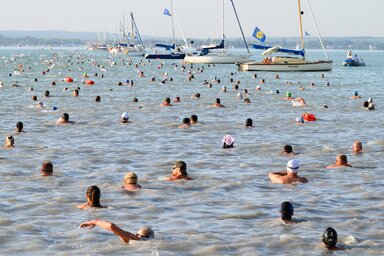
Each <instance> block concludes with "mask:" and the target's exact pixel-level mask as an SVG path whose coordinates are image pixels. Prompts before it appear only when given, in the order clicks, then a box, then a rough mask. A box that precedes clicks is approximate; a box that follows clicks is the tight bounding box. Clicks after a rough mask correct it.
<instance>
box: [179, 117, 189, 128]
mask: <svg viewBox="0 0 384 256" xmlns="http://www.w3.org/2000/svg"><path fill="white" fill-rule="evenodd" d="M179 128H182V129H188V128H191V119H189V118H188V117H185V118H184V119H183V124H182V125H180V126H179Z"/></svg>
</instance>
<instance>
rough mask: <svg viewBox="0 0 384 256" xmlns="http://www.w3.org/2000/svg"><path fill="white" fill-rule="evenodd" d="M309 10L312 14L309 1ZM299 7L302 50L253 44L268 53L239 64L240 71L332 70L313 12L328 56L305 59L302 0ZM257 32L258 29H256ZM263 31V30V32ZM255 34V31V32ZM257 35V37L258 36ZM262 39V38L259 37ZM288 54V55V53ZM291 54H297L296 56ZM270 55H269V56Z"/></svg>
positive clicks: (331, 63) (331, 62)
mask: <svg viewBox="0 0 384 256" xmlns="http://www.w3.org/2000/svg"><path fill="white" fill-rule="evenodd" d="M308 6H309V10H310V12H311V14H312V9H311V6H310V4H309V1H308ZM298 9H299V20H300V23H299V25H300V39H301V45H302V49H301V50H291V49H285V48H280V47H273V46H265V45H258V44H254V45H252V47H253V48H255V49H264V50H265V51H264V52H263V53H262V55H266V57H265V58H264V59H263V60H262V61H251V62H245V63H242V64H238V66H239V71H281V72H285V71H329V70H332V67H333V61H331V60H328V56H327V53H326V51H325V48H324V44H323V42H322V40H321V37H320V33H319V31H318V29H317V25H316V22H315V20H314V16H313V14H312V18H313V20H314V23H315V25H316V31H317V33H318V36H319V39H320V43H321V46H322V48H323V51H324V54H325V56H326V57H327V59H326V60H315V61H308V60H306V59H305V50H304V38H303V28H302V15H303V14H304V12H302V10H301V2H300V0H298ZM255 32H256V30H255ZM261 33H262V32H261ZM254 34H255V33H254ZM258 37H259V35H257V37H256V38H258ZM258 39H259V38H258ZM259 40H260V39H259ZM276 52H279V53H284V54H286V55H284V56H272V54H273V53H276ZM287 54H288V55H287ZM291 55H295V56H294V57H293V56H291ZM268 56H269V57H268Z"/></svg>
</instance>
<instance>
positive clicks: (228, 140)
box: [221, 135, 235, 148]
mask: <svg viewBox="0 0 384 256" xmlns="http://www.w3.org/2000/svg"><path fill="white" fill-rule="evenodd" d="M221 141H222V142H223V143H224V144H223V148H233V143H234V142H235V139H234V138H233V137H232V136H231V135H225V136H224V137H223V139H222V140H221Z"/></svg>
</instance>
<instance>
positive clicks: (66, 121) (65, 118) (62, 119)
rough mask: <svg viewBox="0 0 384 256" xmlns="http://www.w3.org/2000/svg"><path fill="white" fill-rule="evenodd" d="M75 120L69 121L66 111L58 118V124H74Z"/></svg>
mask: <svg viewBox="0 0 384 256" xmlns="http://www.w3.org/2000/svg"><path fill="white" fill-rule="evenodd" d="M74 123H75V122H73V121H69V115H68V113H64V114H63V115H62V116H61V117H60V118H59V119H57V121H56V124H57V125H60V124H74Z"/></svg>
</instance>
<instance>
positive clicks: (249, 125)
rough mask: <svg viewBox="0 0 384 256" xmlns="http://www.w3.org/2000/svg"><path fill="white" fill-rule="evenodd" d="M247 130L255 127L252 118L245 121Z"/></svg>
mask: <svg viewBox="0 0 384 256" xmlns="http://www.w3.org/2000/svg"><path fill="white" fill-rule="evenodd" d="M244 126H245V127H246V128H252V127H253V120H252V119H251V118H247V119H246V120H245V125H244Z"/></svg>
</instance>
